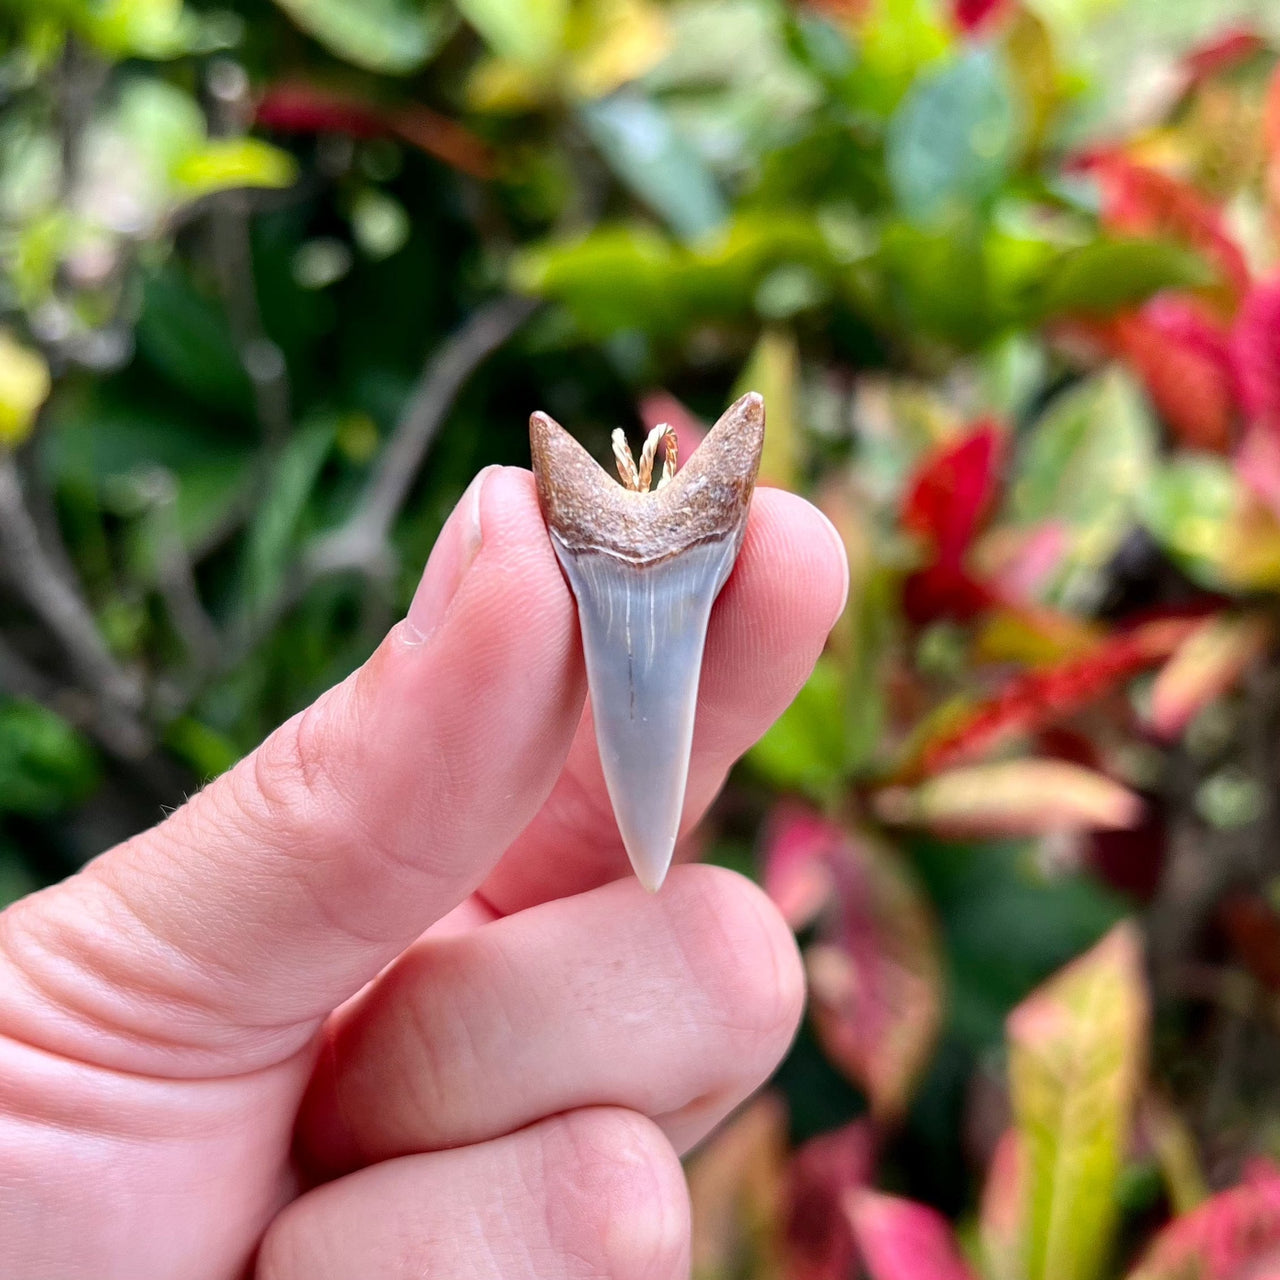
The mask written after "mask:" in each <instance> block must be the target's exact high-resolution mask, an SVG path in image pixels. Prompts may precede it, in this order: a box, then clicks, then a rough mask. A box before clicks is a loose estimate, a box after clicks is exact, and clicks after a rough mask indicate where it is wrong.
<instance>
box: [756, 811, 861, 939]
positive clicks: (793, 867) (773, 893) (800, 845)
mask: <svg viewBox="0 0 1280 1280" xmlns="http://www.w3.org/2000/svg"><path fill="white" fill-rule="evenodd" d="M844 840H845V834H844V832H843V831H842V830H841V829H840V828H839V827H837V826H835V825H834V824H833V823H830V822H827V821H826V820H825V819H824V818H820V817H819V816H818V815H817V814H815V813H811V812H810V811H809V810H807V809H802V808H800V807H799V806H798V805H785V804H784V805H779V806H778V807H777V808H776V809H774V811H773V813H772V814H771V815H770V818H769V823H768V826H767V827H766V829H765V836H764V876H763V879H764V890H765V892H766V893H767V894H768V895H769V897H770V898H772V899H773V902H774V905H775V906H776V907H777V908H778V910H779V911H780V912H782V917H783V919H784V920H786V922H787V923H788V924H789V925H790V926H791V927H792V928H793V929H797V930H799V929H803V928H804V927H805V926H806V925H808V924H811V923H812V922H813V919H814V917H815V916H816V915H817V914H818V912H819V911H821V910H822V908H823V906H824V905H825V904H826V902H827V900H828V899H829V898H830V897H831V894H832V892H833V890H834V888H835V882H834V879H833V877H832V872H831V862H830V859H831V857H832V856H833V854H834V853H835V851H836V850H838V849H839V848H840V846H841V845H842V844H843V843H844Z"/></svg>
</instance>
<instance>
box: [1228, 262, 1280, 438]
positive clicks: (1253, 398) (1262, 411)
mask: <svg viewBox="0 0 1280 1280" xmlns="http://www.w3.org/2000/svg"><path fill="white" fill-rule="evenodd" d="M1231 346H1232V352H1233V354H1234V356H1235V361H1236V373H1237V376H1238V377H1239V379H1240V394H1241V398H1242V399H1243V400H1244V406H1245V409H1246V410H1248V412H1249V413H1250V414H1251V415H1252V416H1253V417H1254V418H1255V419H1257V420H1258V421H1259V422H1260V423H1262V424H1263V425H1265V426H1266V427H1268V428H1269V429H1270V430H1271V431H1273V432H1277V433H1280V277H1273V278H1272V279H1271V280H1268V281H1267V282H1266V283H1265V284H1260V285H1258V286H1257V287H1256V288H1254V289H1253V290H1251V291H1250V293H1249V295H1248V297H1246V298H1245V300H1244V304H1243V305H1242V306H1241V308H1240V314H1239V316H1237V318H1236V324H1235V330H1234V332H1233V333H1232V336H1231Z"/></svg>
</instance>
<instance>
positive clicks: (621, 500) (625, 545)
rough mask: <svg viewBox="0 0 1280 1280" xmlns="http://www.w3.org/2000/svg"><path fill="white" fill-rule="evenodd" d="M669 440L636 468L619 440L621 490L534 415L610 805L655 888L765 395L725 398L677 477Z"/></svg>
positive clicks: (664, 864) (674, 826) (535, 445)
mask: <svg viewBox="0 0 1280 1280" xmlns="http://www.w3.org/2000/svg"><path fill="white" fill-rule="evenodd" d="M674 437H675V433H674V432H672V431H671V430H670V428H663V429H661V430H655V431H654V432H652V433H650V437H649V440H648V441H647V442H646V444H645V449H644V451H643V452H642V454H641V466H640V467H639V468H636V465H635V463H634V461H633V460H632V458H631V455H630V452H629V451H628V450H626V448H625V441H624V443H623V446H622V447H621V448H619V446H618V443H617V440H616V439H615V445H614V448H615V454H616V455H617V458H618V466H619V472H620V474H622V476H623V477H624V483H622V484H620V483H619V482H618V481H616V480H614V479H613V478H612V477H611V476H610V475H609V474H608V473H607V472H606V471H605V470H604V469H603V468H602V467H600V466H599V465H598V464H597V463H596V461H595V459H593V458H592V457H591V455H590V454H589V453H587V451H586V450H585V449H584V448H583V447H582V446H581V445H580V444H579V443H578V442H577V441H576V440H574V438H573V437H572V436H571V435H569V433H568V432H567V431H565V430H564V428H563V427H561V426H559V425H558V424H557V423H555V422H553V421H552V419H550V418H549V417H547V415H546V414H544V413H535V414H534V415H533V417H532V418H531V419H530V421H529V440H530V447H531V451H532V454H533V472H534V476H535V478H536V481H537V488H538V501H539V503H540V504H541V507H542V514H543V517H544V518H545V520H546V522H547V528H548V531H549V532H550V535H551V545H552V546H553V547H554V548H555V552H556V556H557V557H558V558H559V561H560V565H561V568H562V569H563V570H564V575H565V577H566V578H567V579H568V582H569V586H570V588H571V589H572V591H573V594H574V598H575V599H576V600H577V602H578V620H579V625H580V627H581V629H582V648H583V654H584V656H585V658H586V664H587V686H588V689H589V691H590V695H591V713H592V718H593V719H594V721H595V726H596V741H597V743H598V745H599V748H600V761H601V764H602V765H603V768H604V777H605V783H606V785H607V786H608V789H609V799H610V800H611V802H612V804H613V812H614V815H615V817H616V818H617V820H618V829H619V831H620V832H621V833H622V840H623V843H624V844H625V845H626V849H627V854H628V856H629V857H630V859H631V865H632V867H633V868H634V869H635V872H636V875H637V876H639V877H640V880H641V882H642V883H643V884H644V885H645V886H646V887H647V888H649V889H654V890H656V889H657V888H659V886H660V885H661V884H662V881H663V879H664V877H665V876H666V874H667V869H668V867H670V865H671V856H672V854H673V852H674V850H675V843H676V837H677V835H678V834H679V827H680V815H681V811H682V810H683V807H684V792H685V783H686V781H687V778H688V773H689V752H690V748H691V746H692V742H693V720H694V709H695V707H696V706H697V701H698V680H699V677H700V675H701V672H702V651H703V647H704V645H705V643H706V637H707V621H708V619H709V617H710V615H711V606H712V604H714V603H715V599H716V596H717V595H719V593H720V589H721V587H723V586H724V584H725V581H726V579H727V578H728V577H729V573H730V571H731V570H732V568H733V564H734V561H735V560H736V559H737V556H738V551H739V549H740V548H741V546H742V538H743V535H744V534H745V532H746V527H747V512H748V510H749V508H750V505H751V494H752V491H753V490H754V488H755V482H756V473H757V471H758V470H759V468H760V452H761V448H762V446H763V444H764V401H763V400H762V399H761V397H760V396H759V395H757V394H756V393H755V392H750V393H748V394H747V395H745V396H743V397H742V398H741V399H740V400H738V401H736V402H735V403H734V404H732V405H731V406H730V407H729V408H728V409H727V410H726V411H725V413H724V415H723V416H722V417H721V418H720V420H719V421H718V422H717V423H716V425H715V426H714V427H713V428H712V429H711V431H710V432H709V433H708V435H707V437H706V439H705V440H704V441H703V442H702V444H701V445H700V446H699V448H698V450H697V452H696V453H694V454H693V456H692V457H690V458H689V460H688V461H687V462H686V463H685V465H684V466H683V467H682V468H680V469H679V470H678V471H677V470H675V456H676V455H675V438H674ZM660 442H664V443H665V451H666V452H665V462H664V467H663V478H662V479H661V480H660V481H659V482H658V487H657V488H656V489H654V490H652V491H649V489H648V485H647V484H644V485H642V484H641V478H642V477H643V478H644V479H645V480H646V481H647V480H649V479H651V477H652V471H653V464H654V460H655V457H656V451H657V447H658V444H659V443H660ZM624 453H625V455H626V461H625V462H624V461H623V454H624ZM633 477H634V478H633Z"/></svg>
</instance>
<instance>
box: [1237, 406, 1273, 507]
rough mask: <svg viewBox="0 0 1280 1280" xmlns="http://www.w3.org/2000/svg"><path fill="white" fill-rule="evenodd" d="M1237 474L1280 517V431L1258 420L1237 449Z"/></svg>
mask: <svg viewBox="0 0 1280 1280" xmlns="http://www.w3.org/2000/svg"><path fill="white" fill-rule="evenodd" d="M1236 474H1237V475H1238V476H1239V477H1240V479H1241V480H1242V481H1243V482H1244V484H1245V485H1246V487H1247V488H1248V489H1249V490H1250V492H1252V493H1253V494H1255V495H1256V496H1257V497H1258V498H1260V499H1261V500H1262V501H1263V502H1265V503H1266V505H1267V507H1268V509H1269V510H1270V511H1271V512H1272V513H1273V514H1274V515H1275V516H1276V518H1277V519H1280V432H1276V431H1272V430H1268V429H1267V428H1266V427H1264V426H1262V425H1260V424H1259V423H1254V424H1253V426H1251V427H1250V428H1249V429H1248V431H1246V432H1245V436H1244V439H1243V440H1242V441H1241V442H1240V448H1239V449H1238V450H1237V451H1236Z"/></svg>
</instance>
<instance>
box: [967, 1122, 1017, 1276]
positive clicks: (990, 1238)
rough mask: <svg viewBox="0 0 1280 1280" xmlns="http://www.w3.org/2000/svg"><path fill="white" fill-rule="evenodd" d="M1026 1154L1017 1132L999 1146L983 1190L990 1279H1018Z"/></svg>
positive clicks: (1009, 1133)
mask: <svg viewBox="0 0 1280 1280" xmlns="http://www.w3.org/2000/svg"><path fill="white" fill-rule="evenodd" d="M1026 1194H1027V1167H1026V1153H1025V1151H1024V1150H1023V1147H1022V1141H1021V1139H1020V1138H1019V1137H1018V1131H1017V1130H1016V1129H1007V1130H1005V1132H1004V1134H1003V1136H1002V1137H1001V1139H1000V1141H999V1142H998V1143H997V1144H996V1149H995V1154H994V1155H993V1156H992V1157H991V1164H990V1165H989V1166H988V1168H987V1180H986V1182H985V1183H984V1184H983V1187H982V1204H981V1206H980V1208H979V1212H978V1221H979V1226H978V1234H979V1237H980V1239H981V1241H982V1257H983V1263H984V1266H985V1270H986V1272H987V1274H988V1275H989V1276H990V1277H991V1280H1018V1276H1019V1273H1020V1272H1021V1270H1022V1250H1023V1243H1024V1242H1023V1234H1024V1230H1025V1227H1026V1207H1027V1206H1026Z"/></svg>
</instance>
